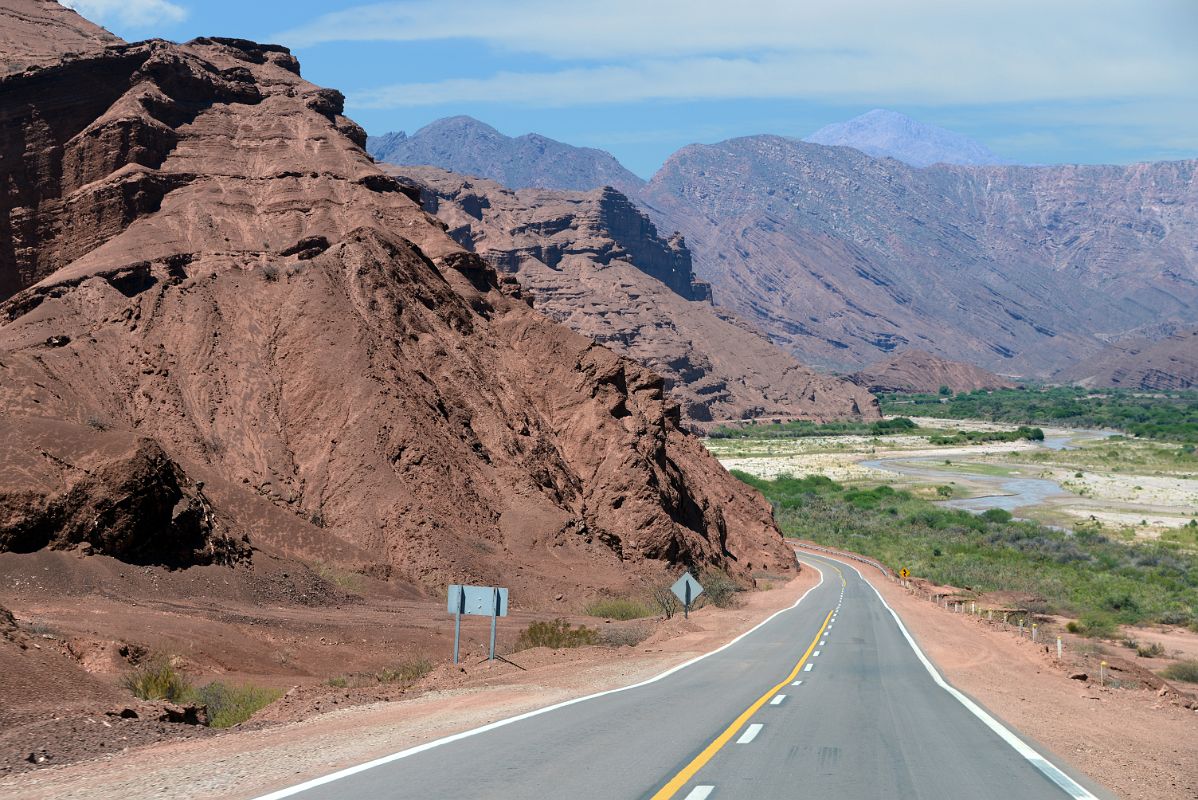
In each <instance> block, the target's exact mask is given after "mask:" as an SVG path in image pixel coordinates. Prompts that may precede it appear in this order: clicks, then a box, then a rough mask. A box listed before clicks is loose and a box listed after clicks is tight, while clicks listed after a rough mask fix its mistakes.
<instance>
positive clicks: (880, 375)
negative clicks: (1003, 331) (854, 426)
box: [848, 350, 1015, 392]
mask: <svg viewBox="0 0 1198 800" xmlns="http://www.w3.org/2000/svg"><path fill="white" fill-rule="evenodd" d="M848 377H849V380H851V381H852V382H853V383H856V384H857V385H858V386H864V387H865V388H867V389H869V390H870V391H871V392H935V391H938V390H939V389H940V387H942V386H947V387H948V388H949V389H952V390H953V391H954V392H972V391H974V390H975V389H1009V388H1011V387H1013V386H1015V384H1014V383H1013V382H1012V381H1010V380H1009V379H1007V378H1003V377H1001V376H999V375H995V374H994V373H993V372H988V371H987V370H984V369H982V368H980V367H975V366H974V365H972V364H964V363H961V362H960V361H950V360H948V359H946V358H940V357H939V356H934V355H932V354H931V353H925V352H923V351H922V350H903V351H901V352H899V353H895V354H894V355H892V356H890V357H889V358H884V359H882V360H881V361H877V362H875V363H873V364H870V365H869V366H868V367H866V368H865V369H863V370H859V371H858V372H854V373H853V374H852V375H850V376H848Z"/></svg>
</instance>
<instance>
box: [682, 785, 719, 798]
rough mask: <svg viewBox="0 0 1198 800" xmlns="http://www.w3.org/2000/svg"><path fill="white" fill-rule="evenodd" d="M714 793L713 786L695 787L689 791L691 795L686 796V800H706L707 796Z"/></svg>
mask: <svg viewBox="0 0 1198 800" xmlns="http://www.w3.org/2000/svg"><path fill="white" fill-rule="evenodd" d="M713 791H715V787H714V786H696V787H695V788H694V789H691V793H690V794H688V795H687V796H686V800H707V796H708V795H710V794H711V793H712V792H713Z"/></svg>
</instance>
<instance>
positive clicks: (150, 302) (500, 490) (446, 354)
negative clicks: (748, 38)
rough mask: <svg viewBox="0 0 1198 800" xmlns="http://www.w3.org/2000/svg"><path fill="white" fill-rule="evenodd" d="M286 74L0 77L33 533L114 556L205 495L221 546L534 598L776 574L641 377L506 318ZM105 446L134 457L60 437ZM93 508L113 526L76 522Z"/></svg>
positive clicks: (474, 272) (72, 63) (9, 388)
mask: <svg viewBox="0 0 1198 800" xmlns="http://www.w3.org/2000/svg"><path fill="white" fill-rule="evenodd" d="M298 73H299V70H298V64H297V62H296V60H295V58H294V57H293V56H291V54H290V53H289V52H287V51H286V49H284V48H281V47H276V46H269V45H258V44H254V43H251V42H246V41H242V40H234V39H197V40H194V41H192V42H188V43H186V44H182V45H176V44H171V43H167V42H160V41H150V42H143V43H139V44H129V45H125V44H118V45H113V46H109V47H107V48H106V49H105V50H104V51H102V52H98V53H93V54H91V55H84V56H81V57H78V58H73V59H69V60H66V61H63V62H62V63H59V64H57V65H51V66H47V67H44V68H41V69H38V70H35V71H33V72H27V73H22V74H18V75H11V76H9V77H7V78H4V79H0V97H3V98H4V102H3V103H0V107H2V108H3V109H4V111H3V135H4V141H3V143H2V144H3V154H4V161H3V169H4V174H3V176H2V177H3V182H2V186H3V195H2V196H0V229H3V231H4V233H5V235H4V236H3V237H0V241H2V242H4V245H3V247H4V249H3V251H2V252H0V283H2V286H3V292H2V293H0V297H6V298H7V300H6V301H5V302H3V304H0V417H2V418H3V419H5V421H6V424H11V425H12V426H16V427H18V428H20V429H21V430H22V431H23V433H22V436H23V438H24V439H25V440H27V441H36V442H37V445H38V449H37V450H36V451H31V452H30V453H28V454H27V460H28V461H29V470H33V471H32V472H28V473H27V474H22V475H15V474H14V471H12V470H7V469H6V470H0V492H4V493H5V496H9V497H11V496H12V495H13V494H15V493H19V492H25V494H24V495H23V496H24V497H25V498H26V500H27V502H26V504H25V505H22V506H21V507H20V508H17V507H16V506H15V505H14V506H12V507H7V508H6V509H5V511H4V514H5V516H4V519H12V518H13V516H12V515H14V514H20V513H25V512H26V511H27V510H28V513H29V515H30V516H29V518H30V519H33V518H34V517H36V513H35V510H30V509H34V506H36V505H37V504H39V503H41V504H43V505H42V506H41V507H43V508H46V509H49V508H51V507H53V508H62V509H65V511H64V512H62V513H64V514H65V515H66V518H67V521H66V522H65V523H63V524H62V525H60V526H58V527H56V528H55V531H54V532H53V533H52V534H51V536H50V541H51V543H53V542H58V541H64V540H63V537H64V536H65V537H66V541H74V540H78V539H80V538H82V539H84V540H86V541H88V542H96V541H98V542H99V546H100V547H104V548H112V550H113V552H119V553H126V555H128V551H127V550H125V549H123V548H125V544H124V542H126V541H127V540H129V537H126V536H125V533H124V532H123V531H130V532H135V531H137V530H140V528H139V525H138V524H135V523H134V519H135V518H136V517H138V516H139V515H140V514H141V513H142V512H144V513H146V514H147V515H148V517H147V519H148V520H156V521H158V522H160V523H162V524H163V525H166V526H167V530H171V527H170V526H172V525H174V526H175V528H176V529H177V530H175V533H176V534H177V536H176V537H175V538H176V539H178V540H179V541H186V543H187V547H188V548H189V551H191V552H194V551H195V550H196V541H195V540H194V537H193V538H189V537H191V535H192V534H193V533H195V532H196V531H202V530H204V529H205V525H207V524H208V523H203V522H197V519H198V518H208V514H209V513H210V512H211V515H212V517H211V519H212V525H213V526H214V528H213V529H214V530H215V526H216V525H218V524H221V525H223V524H224V523H223V522H222V520H226V519H227V520H228V523H227V525H228V529H227V530H223V529H222V530H221V534H220V535H221V537H222V541H223V540H229V541H234V542H238V541H241V538H242V536H244V535H246V534H248V535H249V538H250V541H251V543H252V544H254V545H255V546H256V547H267V546H269V547H270V548H272V549H277V550H280V551H285V550H287V549H288V548H292V547H299V544H298V543H309V544H311V543H318V544H319V543H337V542H341V543H344V544H345V546H346V548H349V549H351V550H352V551H353V552H355V553H361V554H365V555H366V556H367V557H368V558H369V559H370V560H371V561H372V563H373V564H374V565H375V566H377V567H380V568H385V569H386V570H389V571H390V574H393V575H397V576H401V577H406V578H410V579H411V580H412V581H414V582H416V583H419V584H422V585H424V586H427V587H437V586H439V585H441V584H443V583H444V582H446V581H450V580H458V581H460V580H471V581H483V582H491V581H500V582H502V583H503V584H504V585H507V586H511V587H513V590H514V591H519V592H521V595H522V597H523V598H525V601H526V602H530V603H533V602H535V601H536V598H538V597H545V596H546V595H548V596H553V593H555V592H558V591H561V590H562V589H564V588H566V587H577V586H580V585H581V586H590V587H600V586H602V587H619V586H627V585H629V584H630V583H633V582H636V581H639V580H645V579H647V578H648V577H649V576H659V575H660V572H661V570H662V569H663V568H664V567H665V566H666V565H668V564H673V565H681V564H693V565H696V566H699V565H712V566H719V567H723V568H726V569H728V570H730V571H731V572H732V573H734V574H736V575H739V576H742V577H745V576H748V575H749V574H750V573H752V572H753V571H756V570H760V569H770V570H789V569H793V557H792V555H791V554H789V553H788V552H787V550H786V547H785V546H784V544H783V542H782V539H781V536H780V534H779V532H778V530H777V528H776V527H775V526H774V523H773V520H772V515H771V510H770V508H769V506H768V504H766V503H765V502H764V500H763V499H761V497H760V496H758V495H757V494H756V493H754V492H751V491H749V490H748V489H747V488H746V487H745V486H743V485H742V484H740V483H739V482H738V481H736V480H735V479H733V478H732V477H731V476H729V475H728V474H727V473H726V472H724V470H723V469H722V468H720V466H719V465H718V464H717V463H716V462H715V461H714V460H713V459H712V458H710V457H709V456H708V455H707V453H706V451H705V449H704V448H703V447H702V445H701V443H700V442H699V441H698V440H697V439H695V438H694V437H692V436H690V435H688V434H686V433H685V432H684V431H682V430H681V429H680V427H679V409H678V407H677V405H676V404H674V403H673V402H671V401H669V400H668V399H667V397H666V396H665V393H664V384H663V381H662V379H661V378H660V377H658V376H657V375H655V374H653V373H651V372H650V371H648V370H646V369H645V368H643V367H641V366H640V365H638V364H635V363H633V362H631V361H628V360H626V359H623V358H620V357H618V356H616V355H615V354H613V353H612V352H610V351H609V350H606V349H605V348H603V347H601V346H598V345H596V344H594V343H593V342H592V341H590V340H588V339H586V338H584V337H582V336H579V335H577V334H575V333H572V332H571V331H569V330H568V329H566V328H564V327H562V326H559V325H557V324H556V323H554V322H552V321H550V320H549V319H548V318H546V317H544V316H543V315H541V314H539V313H538V312H536V311H533V310H532V309H530V308H529V306H528V305H527V304H526V303H525V302H524V300H523V299H521V298H520V296H519V290H518V288H517V287H515V286H511V285H508V284H504V283H501V282H500V281H499V279H498V278H497V276H496V274H495V272H494V271H493V270H492V269H491V268H490V267H488V266H487V265H486V263H485V262H483V261H482V260H481V259H480V258H479V257H478V256H477V255H475V254H473V253H470V252H468V251H466V250H464V249H463V248H462V247H461V246H460V245H459V244H457V243H456V242H455V241H453V239H451V238H450V237H449V236H447V235H446V234H445V232H444V231H443V229H442V227H441V226H440V225H439V224H438V223H436V222H435V221H434V220H432V219H431V218H430V217H428V216H427V215H426V214H425V213H424V212H423V211H422V210H421V209H420V207H419V205H418V204H417V203H416V202H414V201H413V200H412V199H411V198H410V197H409V196H408V194H407V193H405V191H404V190H403V187H401V186H400V185H399V184H398V183H397V182H396V181H395V180H394V179H393V178H391V177H389V176H387V175H385V174H383V173H382V172H381V171H380V170H379V169H378V168H377V167H376V166H375V165H374V164H373V163H372V162H371V160H370V158H369V157H368V156H367V155H366V153H365V151H364V150H363V145H364V144H365V134H364V133H363V131H362V129H361V128H359V127H358V126H357V125H356V124H354V123H353V122H352V121H350V120H349V119H347V118H346V117H345V116H343V114H342V109H341V95H340V94H339V93H338V92H335V91H332V90H328V89H322V88H319V87H316V86H313V85H312V84H310V83H307V82H306V81H304V80H303V79H302V78H301V77H300V76H299V74H298ZM13 156H17V157H16V158H14V157H13ZM118 434H119V435H120V437H122V439H123V441H125V442H126V444H130V443H133V444H135V447H134V448H133V455H132V456H129V455H127V453H128V449H126V451H125V452H126V455H125V456H121V457H118V458H116V459H115V460H112V459H109V460H108V461H105V460H104V459H101V458H99V457H98V456H97V457H96V458H95V459H94V460H92V461H88V460H87V459H88V458H91V456H87V457H86V458H85V457H84V456H86V454H88V453H91V452H93V451H96V452H97V453H99V452H100V451H105V448H107V447H108V445H106V444H105V442H106V441H109V437H112V436H116V435H118ZM147 439H148V440H153V444H151V443H148V442H145V440H147ZM118 455H119V454H118ZM77 457H78V458H79V461H75V460H74V459H76V458H77ZM122 458H123V459H124V460H121V459H122ZM84 461H86V462H87V463H86V464H85V463H82V462H84ZM5 464H6V467H7V465H8V462H7V461H6V462H5ZM93 464H94V466H93ZM105 464H107V465H108V466H106V465H105ZM81 470H82V471H81ZM200 481H203V482H204V486H203V488H202V490H201V489H200V487H199V482H200ZM30 482H37V483H38V484H39V485H38V487H36V494H37V497H33V498H32V499H30V495H29V494H28V490H29V489H30V486H29V484H30ZM143 485H144V486H146V487H153V488H152V491H150V492H149V494H148V497H146V498H144V499H143V500H142V501H139V502H144V503H146V504H147V505H146V506H144V507H142V506H137V505H130V504H129V503H131V502H132V501H131V500H130V501H129V502H125V501H122V500H120V497H121V496H123V495H121V492H125V491H126V490H129V491H128V492H127V494H132V493H133V492H134V490H136V489H138V487H140V486H143ZM109 496H110V497H111V498H112V503H110V504H108V505H105V501H104V498H105V497H109ZM38 498H42V499H38ZM171 498H177V499H176V500H175V504H174V505H172V506H171V507H170V509H169V510H168V509H167V506H168V505H169V500H170V499H171ZM180 503H181V504H182V505H180ZM264 507H265V508H266V509H269V510H270V513H266V512H264V511H263V510H262V509H263V508H264ZM92 510H95V511H97V512H103V513H104V514H108V515H109V516H106V517H103V519H104V520H113V521H114V522H113V525H112V526H109V525H108V524H107V522H105V523H104V524H103V525H102V526H101V527H103V528H104V530H103V531H101V532H88V531H86V530H83V529H81V528H80V527H79V526H77V525H75V523H74V522H72V520H81V519H82V515H83V514H85V512H90V511H92ZM280 519H285V520H286V521H285V522H280V521H279V520H280ZM147 524H148V523H147ZM197 526H198V527H197ZM39 535H40V534H39ZM160 535H163V536H165V535H166V532H165V531H163V532H160ZM132 538H133V539H136V540H138V541H140V540H141V539H139V538H138V536H134V537H132ZM142 538H144V537H142ZM24 541H26V542H31V541H32V540H31V539H25V540H24ZM210 541H213V540H211V539H210ZM318 544H311V546H313V547H315V546H318ZM304 546H308V545H307V544H306V545H304ZM200 549H201V550H202V549H203V548H200ZM128 557H131V558H141V557H142V556H138V555H131V556H128Z"/></svg>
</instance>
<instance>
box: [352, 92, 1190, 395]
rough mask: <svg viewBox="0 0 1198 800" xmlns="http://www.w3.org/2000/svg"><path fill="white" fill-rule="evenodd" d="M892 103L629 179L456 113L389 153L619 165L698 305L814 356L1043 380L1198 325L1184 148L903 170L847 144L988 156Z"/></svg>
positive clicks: (563, 170)
mask: <svg viewBox="0 0 1198 800" xmlns="http://www.w3.org/2000/svg"><path fill="white" fill-rule="evenodd" d="M905 119H906V118H903V117H901V115H891V114H887V113H881V114H879V113H874V112H871V114H867V115H864V117H862V118H858V120H854V121H850V122H849V123H846V124H845V126H843V128H842V130H841V131H840V133H839V134H836V132H833V133H830V134H828V137H827V139H828V140H832V139H833V138H835V139H836V140H837V141H840V142H849V141H853V142H854V143H855V145H856V147H853V148H850V147H846V146H828V145H823V144H814V143H810V142H804V141H800V140H797V139H791V138H786V137H779V136H768V135H762V136H749V137H743V138H739V139H732V140H729V141H725V142H720V143H717V144H712V145H690V146H687V147H685V148H683V149H681V150H679V151H678V152H677V153H675V154H674V155H673V156H671V157H670V158H669V159H668V160H667V161H666V163H665V164H664V165H663V167H662V168H661V169H660V170H659V171H658V173H657V174H656V175H654V176H653V178H652V179H651V180H650V181H649V182H648V183H647V184H645V183H642V182H640V181H639V179H636V177H635V176H631V178H629V177H627V176H628V175H631V173H627V170H623V168H622V167H619V165H618V162H616V161H615V159H614V158H611V157H610V156H609V155H607V154H604V153H600V152H599V151H595V150H588V149H583V148H573V147H571V146H569V145H566V144H563V143H560V142H553V141H552V140H542V139H540V137H537V141H542V142H543V143H544V144H543V146H542V148H541V150H540V152H552V153H553V156H552V158H551V159H550V158H547V157H545V156H543V155H537V150H536V149H534V150H533V151H532V152H533V154H532V155H528V154H527V153H528V147H527V145H522V146H517V145H515V144H514V143H519V142H527V141H529V140H530V138H532V137H519V138H518V139H511V138H509V137H504V136H502V135H501V134H498V133H497V132H495V131H494V130H493V129H491V128H489V127H487V126H485V125H482V123H478V122H476V121H473V120H470V119H469V118H454V120H451V121H448V122H450V123H452V125H450V124H448V123H447V125H446V126H441V125H440V124H439V123H434V124H433V125H430V126H427V127H426V128H424V129H422V130H421V131H420V132H418V133H417V134H416V135H414V136H412V137H410V138H407V139H406V141H408V142H416V141H417V140H419V147H418V148H417V147H407V148H406V149H403V150H400V151H391V152H393V153H399V157H402V158H403V159H405V160H407V162H408V163H413V160H415V161H421V162H424V163H431V164H433V165H435V166H441V167H443V168H445V169H451V170H454V171H458V172H464V173H467V174H476V175H481V176H483V177H489V178H492V179H494V180H497V181H499V182H501V183H508V184H509V185H517V186H518V185H530V184H533V183H535V184H536V185H539V186H544V187H551V188H570V189H580V188H588V184H589V187H595V186H600V185H604V184H611V185H616V180H617V179H621V178H622V180H621V183H623V186H622V187H620V188H621V190H622V191H624V192H625V193H627V194H629V196H631V197H633V198H634V199H636V200H637V201H638V202H639V203H640V204H641V205H642V206H643V207H644V208H645V210H646V212H647V213H648V214H649V216H650V217H651V218H652V219H653V221H654V222H655V223H656V224H657V226H658V228H659V229H661V230H662V231H674V230H677V231H681V232H682V233H683V234H685V236H686V239H687V242H688V243H689V246H690V249H691V251H692V253H693V256H694V265H695V272H696V274H697V275H698V277H699V278H700V279H702V280H705V281H708V282H710V283H711V284H712V286H713V291H714V299H715V301H716V303H717V304H719V305H722V306H724V307H727V308H728V309H730V310H731V311H733V312H735V313H736V314H738V315H739V316H740V317H742V318H743V319H745V320H747V321H749V322H750V323H752V324H754V325H756V326H757V327H758V328H760V329H761V330H762V331H764V332H765V333H766V334H767V335H768V336H769V338H770V339H771V340H773V341H774V342H775V343H777V344H779V345H780V346H782V347H784V348H786V349H787V350H789V351H790V352H791V353H792V354H794V355H795V356H796V357H797V358H799V359H800V360H801V361H804V362H805V363H810V364H815V365H817V366H821V367H824V368H828V369H838V370H846V371H852V370H856V369H859V368H861V367H863V366H864V365H866V364H869V363H872V362H874V361H876V360H878V359H879V358H882V357H884V356H886V355H888V354H892V353H896V352H898V351H901V350H905V349H918V350H923V351H927V352H930V353H933V354H935V355H937V356H939V357H943V358H948V359H952V360H956V361H964V362H967V363H971V364H975V365H979V366H982V367H985V368H986V369H989V370H993V371H995V372H997V373H1000V374H1004V375H1022V376H1027V377H1042V378H1046V377H1051V376H1052V375H1054V374H1055V373H1057V372H1059V371H1061V370H1065V369H1068V368H1070V367H1072V366H1073V365H1075V364H1077V363H1079V362H1082V361H1085V360H1087V359H1090V358H1093V357H1097V356H1099V354H1100V353H1103V352H1105V351H1106V350H1108V348H1110V347H1112V345H1111V344H1110V342H1114V341H1118V340H1119V339H1121V338H1122V339H1131V338H1135V334H1136V332H1139V331H1144V330H1151V329H1153V328H1154V327H1161V326H1162V325H1164V327H1162V328H1161V329H1162V330H1167V329H1170V328H1177V327H1179V326H1180V327H1185V326H1187V325H1193V324H1196V323H1198V182H1196V167H1198V162H1195V161H1175V162H1159V163H1149V164H1136V165H1130V166H1044V167H1019V166H1011V165H976V164H943V163H942V164H937V165H934V166H928V167H924V168H916V167H913V166H911V165H909V164H907V163H904V161H903V160H902V159H900V158H890V157H888V158H876V157H874V156H871V155H868V154H866V153H865V152H863V151H862V150H861V149H858V147H860V148H865V147H868V146H870V144H869V136H867V135H866V134H868V133H869V132H870V131H871V130H872V131H883V130H887V129H889V130H891V131H894V130H898V129H901V130H902V131H905V134H904V136H901V137H898V138H897V139H894V141H893V142H892V145H893V146H892V150H891V153H890V155H891V156H900V155H901V156H902V158H903V159H909V160H927V159H929V158H932V157H933V156H931V155H928V153H932V152H935V153H936V154H937V155H936V156H935V158H936V159H938V160H940V161H944V160H948V159H951V158H956V159H957V160H966V159H969V158H974V159H978V158H981V159H988V158H992V157H993V154H989V156H987V155H986V153H988V152H989V151H986V150H985V149H984V148H982V147H981V146H980V145H976V143H970V142H969V140H968V139H965V138H964V137H957V138H954V137H955V135H950V136H948V137H947V138H946V137H945V135H944V134H943V132H940V129H935V128H931V127H930V126H920V125H918V124H917V123H916V124H912V125H908V124H906V123H905V122H903V120H905ZM870 120H872V121H873V122H870ZM866 123H869V124H866ZM445 127H448V128H449V129H450V130H453V131H455V133H454V134H453V135H452V136H443V135H441V134H439V133H438V131H440V130H444V129H445ZM929 131H930V132H931V133H929ZM854 132H856V133H854ZM821 133H822V132H821ZM834 134H835V136H834ZM817 136H821V134H817ZM921 136H923V137H925V139H926V141H925V143H926V144H928V147H927V148H923V149H922V150H921V149H920V148H919V147H916V146H915V144H914V143H913V140H918V139H919V138H920V137H921ZM496 137H498V139H496ZM854 137H856V138H854ZM821 138H823V137H822V136H821ZM375 141H381V139H380V140H375ZM480 142H481V143H484V144H485V143H486V142H491V143H492V144H490V145H487V146H485V147H484V146H483V144H480ZM455 143H466V145H468V146H462V145H459V144H455ZM496 143H497V144H496ZM899 145H901V147H900V146H899ZM974 145H976V146H974ZM488 148H489V149H488ZM979 148H980V150H979ZM372 152H374V153H375V155H376V157H378V158H384V159H385V158H394V157H396V156H388V155H387V152H386V151H384V150H383V149H382V148H381V147H378V146H377V145H375V146H374V147H373V150H372ZM480 152H488V153H490V156H489V159H484V158H480V157H479V155H478V154H479V153H480ZM920 153H922V155H921V154H920ZM993 158H996V157H993ZM599 164H601V165H603V171H602V174H600V173H599V171H598V170H597V167H596V165H599ZM613 165H614V166H613ZM534 176H535V177H534Z"/></svg>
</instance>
